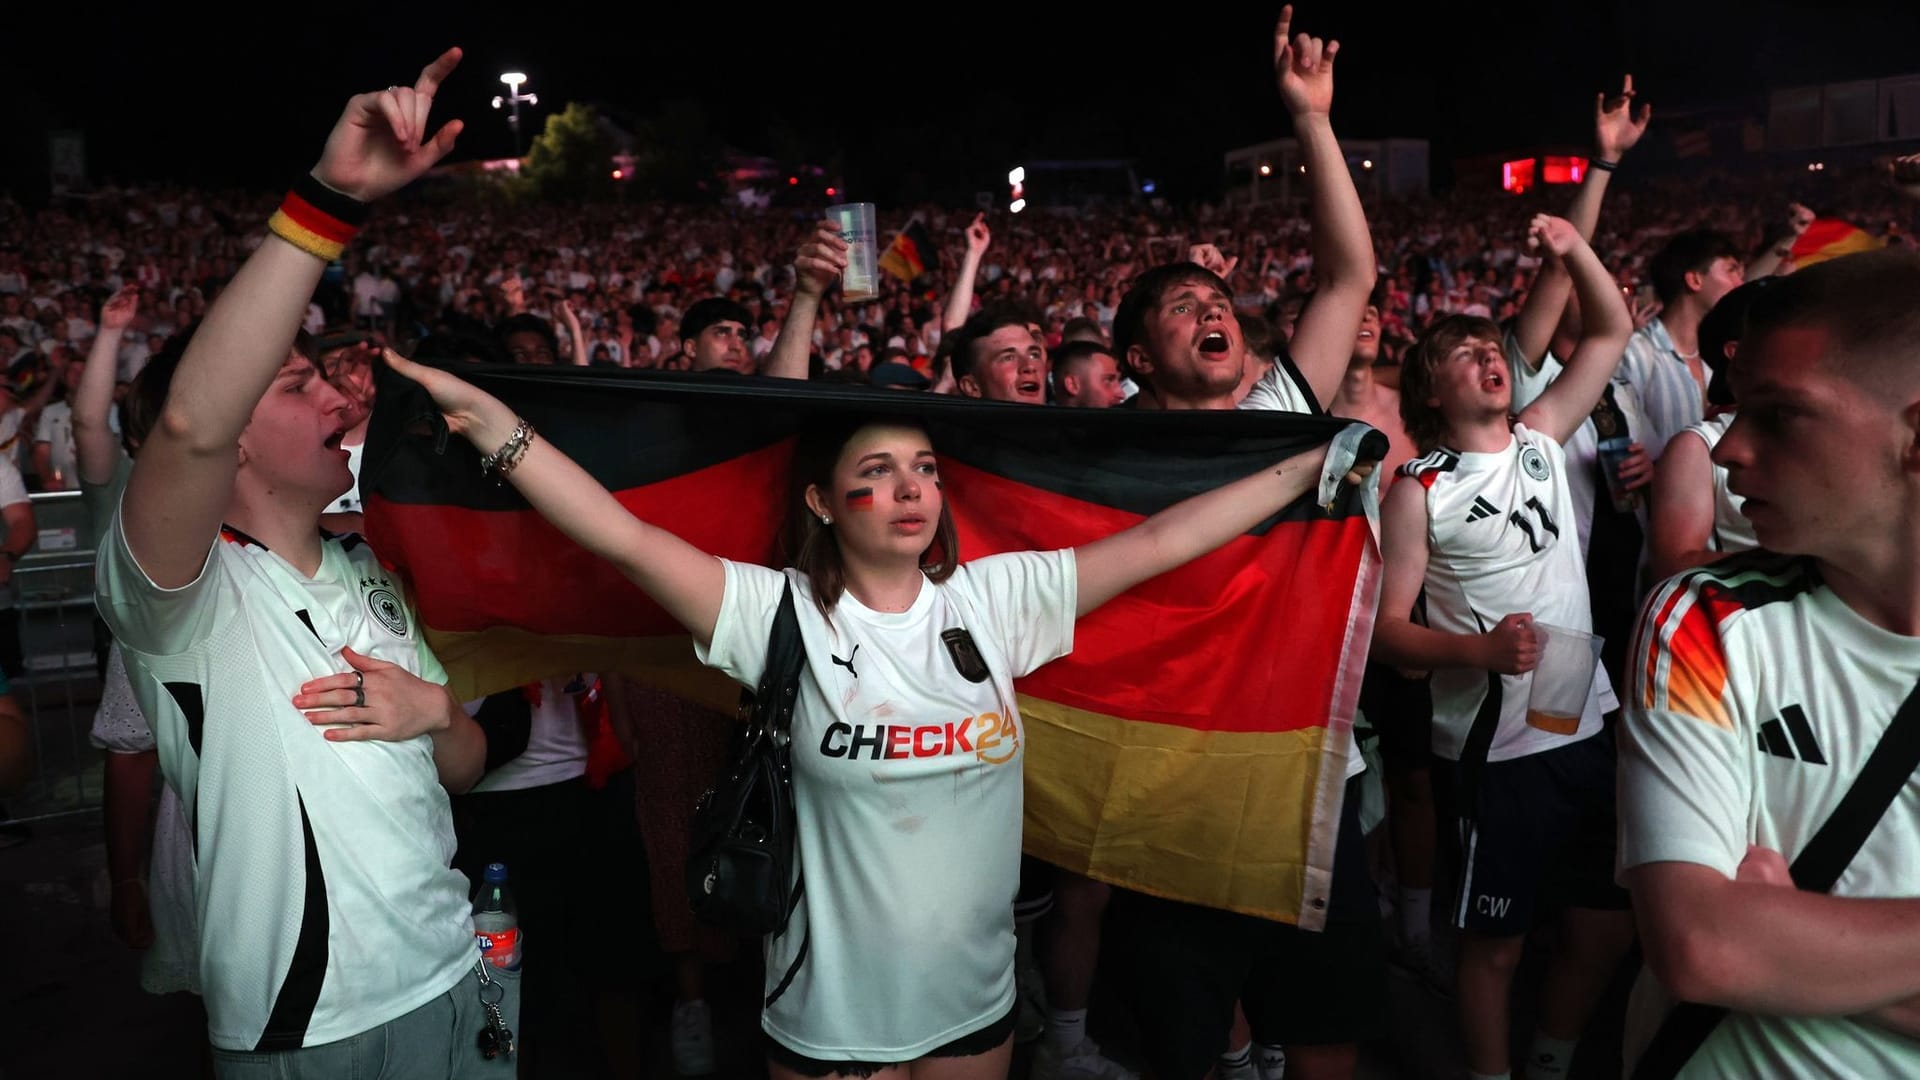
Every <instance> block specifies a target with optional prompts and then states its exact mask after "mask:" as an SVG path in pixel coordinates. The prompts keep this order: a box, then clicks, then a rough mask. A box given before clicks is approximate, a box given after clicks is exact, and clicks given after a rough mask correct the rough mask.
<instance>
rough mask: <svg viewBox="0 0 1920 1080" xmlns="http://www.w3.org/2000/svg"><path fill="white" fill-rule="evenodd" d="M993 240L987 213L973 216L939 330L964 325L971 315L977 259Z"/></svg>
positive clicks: (957, 327) (947, 329) (976, 275)
mask: <svg viewBox="0 0 1920 1080" xmlns="http://www.w3.org/2000/svg"><path fill="white" fill-rule="evenodd" d="M992 243H993V230H991V229H989V228H987V215H986V214H984V213H981V214H975V215H973V224H971V225H968V226H967V253H966V254H965V255H962V256H961V257H960V272H959V273H958V274H956V275H955V276H954V279H953V292H951V293H949V294H947V311H946V314H945V316H943V317H942V319H941V322H940V329H941V332H942V333H952V332H953V331H955V330H958V329H960V328H961V327H963V326H965V325H967V316H968V315H971V314H973V280H974V278H977V277H979V276H980V260H981V259H983V258H985V257H986V254H987V247H988V246H989V245H991V244H992Z"/></svg>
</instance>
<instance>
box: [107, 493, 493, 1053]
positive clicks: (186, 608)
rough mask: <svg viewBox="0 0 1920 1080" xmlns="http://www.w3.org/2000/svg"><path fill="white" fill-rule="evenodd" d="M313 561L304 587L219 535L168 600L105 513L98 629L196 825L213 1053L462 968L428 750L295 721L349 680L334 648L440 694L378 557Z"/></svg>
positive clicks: (339, 1014) (347, 1015)
mask: <svg viewBox="0 0 1920 1080" xmlns="http://www.w3.org/2000/svg"><path fill="white" fill-rule="evenodd" d="M322 550H323V557H322V561H321V566H320V571H319V573H318V574H316V575H315V576H314V577H313V578H311V579H309V578H306V577H303V576H302V575H300V574H299V573H298V572H297V571H295V570H294V569H293V568H292V567H291V566H289V565H288V564H287V563H286V562H285V561H284V560H282V559H281V558H280V557H279V556H277V555H274V554H272V553H271V552H269V551H267V549H266V548H264V547H261V546H259V545H258V544H257V543H254V542H251V541H249V540H248V539H246V538H245V537H242V536H240V535H238V534H237V533H234V532H233V531H232V530H223V531H222V533H221V536H220V537H219V538H217V539H215V540H214V542H213V545H212V549H211V551H210V552H209V553H208V555H207V561H206V565H205V567H204V569H202V571H201V573H200V576H199V577H198V578H197V579H195V580H194V581H193V582H192V583H191V584H189V585H185V586H182V587H180V588H178V589H162V588H159V587H158V586H156V585H154V584H153V582H152V581H151V580H149V579H148V577H147V576H146V574H145V573H144V572H143V571H142V570H141V569H140V567H139V565H138V564H137V563H136V562H135V561H134V558H133V555H132V554H131V553H130V552H129V551H128V549H127V542H126V537H125V534H124V533H123V532H122V531H121V521H120V516H119V515H118V514H115V515H114V518H113V523H112V525H111V527H110V528H109V530H108V534H107V536H106V537H105V539H104V542H103V543H102V545H101V548H100V556H99V566H98V580H97V582H96V587H95V596H96V599H97V601H98V603H99V607H100V613H101V615H102V616H104V617H105V619H106V620H107V624H108V625H109V626H110V627H111V628H112V630H113V633H114V636H115V637H116V638H117V639H118V640H119V642H120V645H121V648H122V651H123V653H124V655H125V657H126V662H127V676H128V678H129V680H130V681H131V683H132V685H133V693H134V697H135V699H136V700H137V701H138V702H139V704H140V710H141V712H143V713H145V714H146V716H147V719H148V720H149V721H150V722H151V723H152V725H153V732H154V736H155V739H156V741H157V743H158V748H159V751H160V767H161V769H162V771H163V772H164V773H165V775H166V778H167V782H168V783H169V784H171V785H172V786H173V788H174V790H175V791H177V792H178V793H179V795H180V799H181V801H182V803H184V804H185V805H186V807H187V808H188V813H189V816H190V818H191V819H192V821H193V825H194V837H195V848H196V866H195V882H194V885H195V899H196V902H197V908H198V915H199V922H200V926H201V927H202V930H203V939H202V941H203V944H202V948H201V953H200V958H199V962H200V981H201V985H202V986H203V987H204V988H205V992H206V1006H207V1018H208V1023H207V1028H208V1037H209V1038H210V1039H211V1040H212V1042H213V1045H215V1046H217V1047H220V1048H222V1049H227V1050H254V1049H262V1050H279V1049H292V1048H295V1047H300V1046H317V1045H320V1044H322V1043H329V1042H334V1041H336V1040H339V1039H344V1038H347V1037H349V1036H351V1035H357V1034H359V1033H361V1032H363V1031H367V1030H370V1029H372V1028H374V1027H377V1026H379V1025H381V1024H383V1023H386V1022H387V1021H389V1020H392V1019H394V1018H395V1017H398V1016H401V1015H404V1014H405V1013H407V1012H410V1011H411V1010H413V1009H415V1008H417V1007H419V1006H420V1005H422V1004H424V1003H425V1002H427V1001H430V1000H432V999H433V998H435V997H437V996H439V995H440V994H442V993H445V992H446V990H447V989H448V988H449V987H451V986H452V985H454V983H456V982H457V981H459V979H460V978H461V977H462V976H463V975H464V974H465V973H466V972H468V971H469V970H471V969H472V968H473V965H474V958H475V949H474V939H473V920H472V918H471V916H470V913H469V907H468V901H467V880H466V878H465V877H464V876H462V875H461V874H460V873H459V872H458V871H456V870H453V869H451V868H450V865H449V864H450V863H451V861H452V859H453V850H454V836H453V818H452V814H451V813H450V811H449V808H448V803H447V794H446V792H445V790H443V789H442V788H441V786H440V781H439V778H438V773H437V771H436V769H435V766H434V761H433V742H432V740H431V739H430V738H429V737H428V736H425V735H422V736H419V737H417V738H414V739H411V740H409V741H407V742H403V743H391V742H374V741H365V742H341V743H333V742H328V741H327V740H326V739H325V738H324V737H323V735H322V730H321V729H320V728H319V727H317V726H315V725H314V724H313V723H311V722H309V721H308V720H307V718H306V716H305V715H304V714H303V713H302V712H301V711H300V710H299V709H296V708H294V706H293V700H292V699H293V695H294V693H295V692H296V691H297V690H298V689H299V688H300V686H301V685H302V684H303V683H305V682H307V681H308V680H310V679H314V678H318V677H320V676H323V675H333V674H338V673H340V672H343V671H347V670H350V669H349V668H348V666H347V663H346V661H345V660H344V659H342V658H341V649H342V647H343V646H351V647H352V648H353V649H354V650H355V651H356V652H359V653H362V654H364V655H369V656H372V657H374V658H376V659H379V660H384V661H387V662H388V663H392V664H398V665H400V666H401V667H403V668H405V669H406V670H408V671H410V672H413V673H415V674H417V675H419V676H420V677H421V678H423V679H426V680H428V681H429V682H437V683H444V682H445V681H446V673H445V672H444V671H443V670H442V669H441V667H440V664H439V662H438V661H437V660H435V659H434V657H433V654H432V653H431V652H429V651H428V650H427V648H426V645H425V644H424V643H423V642H422V641H421V640H420V637H419V629H420V627H419V622H418V620H417V619H416V617H415V615H414V611H413V606H412V604H410V603H409V602H408V601H407V599H406V594H405V592H404V590H403V589H402V587H401V585H400V583H399V582H398V581H395V580H393V579H392V577H391V576H390V575H389V574H388V573H387V572H386V571H385V570H384V569H382V568H381V566H380V563H379V561H378V560H377V559H376V558H374V554H373V551H372V549H371V548H369V547H368V546H367V545H366V544H365V543H364V542H363V541H362V540H361V539H360V537H358V536H357V535H347V536H340V537H333V538H331V539H329V540H327V541H326V543H325V544H324V545H323V549H322Z"/></svg>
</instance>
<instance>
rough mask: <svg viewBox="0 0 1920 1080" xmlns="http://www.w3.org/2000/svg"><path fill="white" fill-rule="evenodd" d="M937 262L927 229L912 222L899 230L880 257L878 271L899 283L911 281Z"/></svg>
mask: <svg viewBox="0 0 1920 1080" xmlns="http://www.w3.org/2000/svg"><path fill="white" fill-rule="evenodd" d="M939 260H940V253H939V252H938V251H937V250H936V249H935V248H934V246H933V237H931V236H928V235H927V227H926V226H925V225H922V224H921V223H920V222H919V221H918V220H914V221H911V222H909V223H908V224H907V227H906V228H904V229H901V230H900V235H899V236H896V237H894V238H893V244H892V245H891V246H889V247H888V248H887V253H886V254H884V255H882V256H880V269H882V270H885V271H886V272H887V273H889V274H892V275H893V276H894V277H897V278H899V279H900V280H901V281H912V280H913V279H914V278H917V277H919V276H920V275H921V274H924V273H926V272H927V267H929V266H931V265H933V264H934V263H936V262H938V261H939Z"/></svg>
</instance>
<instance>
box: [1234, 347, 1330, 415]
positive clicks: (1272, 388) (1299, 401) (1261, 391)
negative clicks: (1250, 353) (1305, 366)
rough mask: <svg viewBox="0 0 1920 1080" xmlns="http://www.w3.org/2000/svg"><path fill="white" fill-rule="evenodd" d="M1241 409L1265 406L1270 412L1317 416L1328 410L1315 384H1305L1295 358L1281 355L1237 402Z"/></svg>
mask: <svg viewBox="0 0 1920 1080" xmlns="http://www.w3.org/2000/svg"><path fill="white" fill-rule="evenodd" d="M1235 407H1236V408H1241V409H1263V410H1265V411H1267V412H1290V413H1304V414H1306V415H1308V416H1318V415H1321V414H1323V413H1325V412H1326V410H1325V409H1323V408H1322V407H1321V406H1320V402H1319V401H1318V400H1317V399H1315V398H1314V396H1313V388H1312V387H1310V386H1308V385H1307V384H1306V380H1305V379H1304V378H1302V377H1301V376H1300V374H1299V373H1298V371H1296V370H1295V368H1294V366H1293V361H1291V360H1289V359H1287V358H1285V357H1280V358H1278V359H1277V360H1276V361H1275V362H1274V365H1273V366H1272V367H1270V368H1268V369H1267V373H1266V374H1265V375H1262V376H1261V377H1260V381H1259V382H1257V383H1254V384H1253V388H1252V389H1251V390H1248V391H1247V396H1246V397H1243V398H1241V399H1240V404H1239V405H1237V406H1235Z"/></svg>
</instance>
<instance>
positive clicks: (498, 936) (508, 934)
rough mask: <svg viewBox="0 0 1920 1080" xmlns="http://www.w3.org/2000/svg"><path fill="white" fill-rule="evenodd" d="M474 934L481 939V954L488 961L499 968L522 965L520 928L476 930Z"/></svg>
mask: <svg viewBox="0 0 1920 1080" xmlns="http://www.w3.org/2000/svg"><path fill="white" fill-rule="evenodd" d="M473 936H474V937H476V938H478V939H480V955H482V956H484V957H486V958H487V963H489V964H492V965H493V966H494V967H497V968H515V967H519V966H520V928H519V927H517V926H516V927H513V928H512V929H509V930H476V931H474V933H473Z"/></svg>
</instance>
